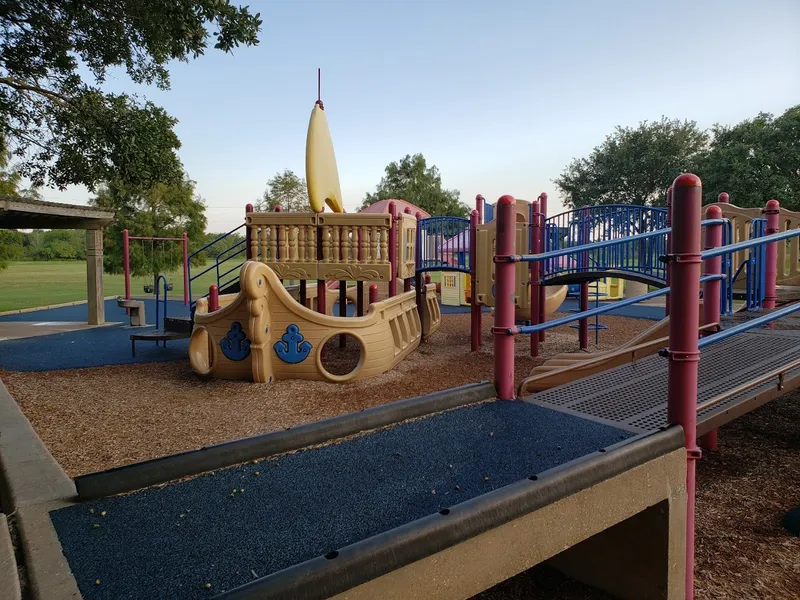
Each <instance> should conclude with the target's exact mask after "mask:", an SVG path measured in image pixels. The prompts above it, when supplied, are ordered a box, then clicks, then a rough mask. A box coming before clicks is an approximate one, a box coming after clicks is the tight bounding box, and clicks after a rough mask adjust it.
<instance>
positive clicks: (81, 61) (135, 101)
mask: <svg viewBox="0 0 800 600" xmlns="http://www.w3.org/2000/svg"><path fill="white" fill-rule="evenodd" d="M259 17H260V15H259V14H254V15H253V14H250V12H249V11H248V8H247V7H243V8H240V7H236V6H233V5H231V3H230V1H229V0H172V1H164V0H102V1H98V0H92V1H88V2H72V1H69V2H67V1H63V0H4V2H2V5H0V118H2V130H3V132H4V134H5V135H6V136H7V137H8V140H9V143H10V145H11V146H12V150H13V153H14V154H15V155H16V156H17V157H18V158H19V159H20V161H21V163H20V169H19V172H20V174H21V175H22V176H24V177H28V178H29V179H30V180H31V181H32V182H33V184H34V186H41V185H44V184H45V183H47V184H48V185H50V186H53V187H58V188H61V189H63V188H65V187H66V186H67V185H70V184H83V185H86V186H87V187H88V188H89V189H91V190H94V189H95V186H96V185H97V184H98V183H100V182H103V181H111V180H115V179H118V180H121V181H125V182H127V183H129V184H132V185H137V186H139V187H141V188H143V189H144V188H148V187H150V186H152V185H154V184H155V183H162V182H163V183H175V184H177V185H181V181H182V178H183V171H182V168H181V166H180V163H179V161H178V157H177V155H176V154H175V151H176V150H177V149H178V148H179V147H180V142H179V141H178V138H177V136H176V135H175V132H174V131H173V129H172V128H173V126H174V125H175V123H176V121H175V119H173V118H172V117H170V116H169V115H168V114H167V113H166V112H165V111H164V110H163V109H161V108H159V107H157V106H155V105H154V104H153V103H151V102H148V101H143V100H141V99H140V98H138V97H136V96H132V95H128V94H109V93H105V92H103V91H102V89H101V88H100V86H101V85H102V83H103V82H104V80H105V78H106V75H107V72H108V70H109V69H113V68H123V69H124V70H125V71H126V72H127V74H128V76H129V77H130V78H131V79H132V80H133V82H134V83H137V84H146V85H156V86H158V87H159V88H161V89H168V88H169V73H168V71H167V65H168V64H169V62H170V61H173V60H178V61H183V62H188V60H189V59H190V58H197V57H198V56H200V55H201V54H203V53H204V51H205V49H206V48H207V47H208V44H209V35H210V34H211V35H213V36H214V38H215V41H214V48H216V49H219V50H222V51H223V52H231V51H232V50H233V48H235V47H237V46H238V45H240V44H244V45H245V46H254V45H256V44H258V37H257V34H258V32H259V30H260V28H261V24H262V21H261V19H260V18H259ZM212 32H213V33H212ZM86 72H88V73H90V74H91V79H90V81H89V82H88V83H87V82H85V81H84V80H83V77H82V73H86Z"/></svg>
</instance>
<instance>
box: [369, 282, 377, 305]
mask: <svg viewBox="0 0 800 600" xmlns="http://www.w3.org/2000/svg"><path fill="white" fill-rule="evenodd" d="M377 301H378V285H377V284H375V283H373V284H370V286H369V303H370V304H375V303H376V302H377Z"/></svg>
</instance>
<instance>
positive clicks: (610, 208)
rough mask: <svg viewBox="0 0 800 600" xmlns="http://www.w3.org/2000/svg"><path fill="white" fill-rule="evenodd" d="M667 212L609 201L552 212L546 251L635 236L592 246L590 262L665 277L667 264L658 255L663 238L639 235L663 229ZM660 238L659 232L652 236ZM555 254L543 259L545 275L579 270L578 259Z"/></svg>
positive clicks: (662, 253) (547, 228) (609, 268)
mask: <svg viewBox="0 0 800 600" xmlns="http://www.w3.org/2000/svg"><path fill="white" fill-rule="evenodd" d="M666 219H667V212H666V209H664V208H653V207H649V206H634V205H627V204H609V205H602V206H588V207H583V208H578V209H575V210H571V211H567V212H564V213H561V214H558V215H554V216H552V217H550V218H548V219H547V220H546V221H545V234H544V235H545V252H546V253H549V252H552V251H554V250H561V249H567V248H575V247H578V246H586V245H588V244H591V243H596V242H613V241H615V240H622V239H625V240H627V241H633V240H632V238H633V239H635V240H637V241H638V243H637V244H636V245H635V246H634V245H615V244H607V245H604V246H595V247H594V248H595V249H594V250H593V251H592V252H593V259H594V260H593V262H594V263H595V264H597V265H603V266H604V269H606V270H616V271H624V272H629V273H632V274H640V275H643V276H645V277H647V278H649V279H654V280H658V281H661V282H663V281H665V280H666V265H665V264H664V263H662V262H661V261H659V256H663V255H664V254H666V239H665V238H664V239H651V238H649V237H638V236H640V235H641V234H646V233H650V232H656V231H660V232H662V234H664V233H665V230H666ZM653 237H654V238H660V236H659V235H655V236H653ZM562 256H566V255H556V256H553V257H552V258H550V259H548V260H547V261H546V262H545V263H544V277H545V279H547V278H552V277H556V276H558V275H565V274H569V273H578V272H581V271H582V270H585V269H582V268H581V266H580V265H579V263H578V261H575V260H573V261H569V260H567V261H565V260H556V259H558V258H561V257H562Z"/></svg>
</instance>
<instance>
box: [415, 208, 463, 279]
mask: <svg viewBox="0 0 800 600" xmlns="http://www.w3.org/2000/svg"><path fill="white" fill-rule="evenodd" d="M469 243H470V240H469V219H465V218H463V217H430V218H428V219H420V220H419V222H418V223H417V269H416V272H417V273H421V272H424V271H459V272H462V273H469V271H470V264H469Z"/></svg>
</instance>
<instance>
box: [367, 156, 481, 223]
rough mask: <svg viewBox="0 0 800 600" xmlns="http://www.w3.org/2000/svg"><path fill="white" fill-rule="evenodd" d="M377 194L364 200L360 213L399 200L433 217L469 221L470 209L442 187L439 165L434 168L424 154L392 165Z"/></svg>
mask: <svg viewBox="0 0 800 600" xmlns="http://www.w3.org/2000/svg"><path fill="white" fill-rule="evenodd" d="M385 173H386V175H384V177H382V178H381V182H380V183H379V184H378V186H377V188H376V190H375V193H374V194H370V193H367V195H366V196H365V197H364V201H363V202H362V203H361V206H360V207H359V208H358V210H364V209H365V208H367V207H368V206H370V205H372V204H375V203H376V202H378V201H380V200H387V199H389V198H396V199H398V200H405V201H406V202H411V203H412V204H416V205H417V206H419V207H420V208H422V209H424V210H425V211H426V212H428V214H430V215H431V216H454V217H466V216H467V215H468V214H469V207H468V206H467V205H466V204H464V203H463V202H461V201H459V197H460V195H461V194H460V193H459V191H458V190H446V189H444V188H443V187H442V176H441V175H440V174H439V169H438V168H437V167H436V166H435V165H431V166H430V167H429V166H428V165H427V162H426V161H425V157H424V156H422V154H415V155H414V156H411V155H410V154H406V155H405V156H404V157H403V158H402V159H400V161H399V162H391V163H389V164H388V165H387V167H386V170H385Z"/></svg>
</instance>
